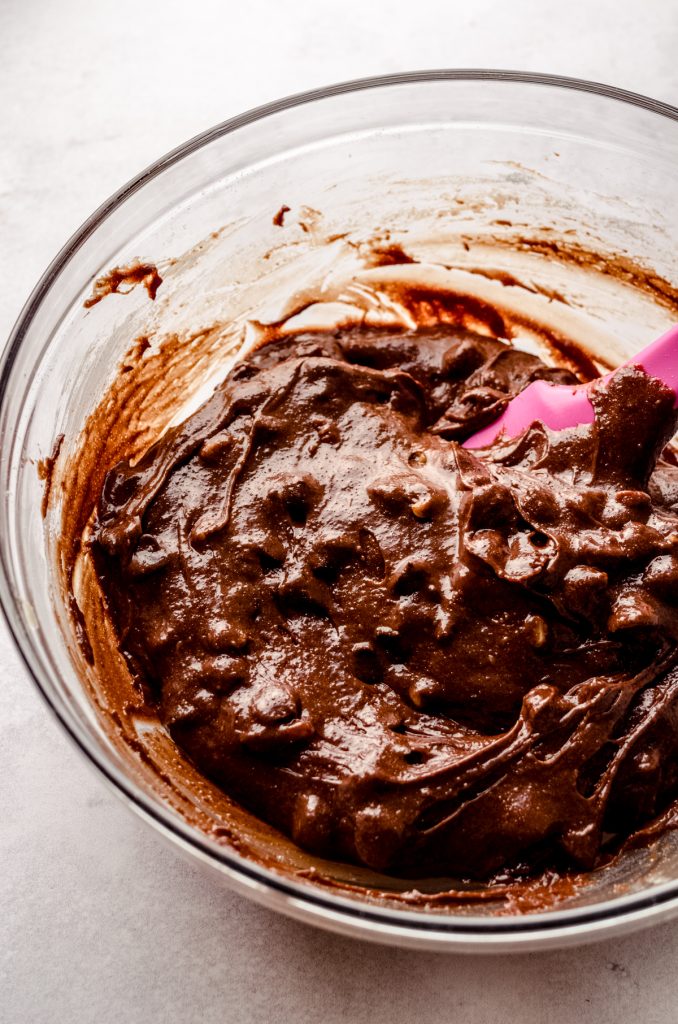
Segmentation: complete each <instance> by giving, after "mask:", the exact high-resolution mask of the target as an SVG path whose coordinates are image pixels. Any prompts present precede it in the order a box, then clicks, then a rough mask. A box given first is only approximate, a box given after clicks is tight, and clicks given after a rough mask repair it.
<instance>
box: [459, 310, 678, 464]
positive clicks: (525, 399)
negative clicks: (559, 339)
mask: <svg viewBox="0 0 678 1024" xmlns="http://www.w3.org/2000/svg"><path fill="white" fill-rule="evenodd" d="M624 366H638V367H639V368H640V369H641V370H644V371H645V373H647V374H649V376H650V377H656V378H657V379H658V380H660V381H662V382H663V383H664V384H666V385H667V387H669V388H671V390H672V391H673V392H674V394H675V395H676V400H675V406H674V407H676V408H678V325H677V326H676V327H672V328H671V330H669V331H667V332H666V334H663V335H662V336H661V338H658V339H657V340H656V341H653V342H652V344H651V345H648V346H647V348H644V349H643V350H642V352H639V353H638V355H636V356H634V357H633V359H629V360H628V362H626V363H624ZM620 369H621V367H620ZM616 372H617V371H616V370H613V372H612V373H608V374H607V375H606V376H605V377H603V378H602V380H609V379H610V377H612V376H613V375H614V374H615V373H616ZM594 383H597V381H590V382H589V383H587V384H578V385H577V386H576V387H568V386H567V385H563V384H549V383H548V382H547V381H545V380H535V381H533V382H532V383H531V384H528V386H527V387H526V388H525V390H524V391H521V392H520V394H519V395H516V397H515V398H512V399H511V401H510V402H509V404H508V405H507V407H506V409H505V410H504V412H503V413H502V414H501V416H500V417H499V418H498V419H496V420H495V421H494V422H493V423H490V424H489V426H487V427H483V429H482V430H478V431H476V433H475V434H472V435H471V437H469V438H467V440H466V441H464V445H463V447H464V448H486V447H487V445H490V444H492V442H493V441H495V440H496V439H497V438H498V437H499V436H500V435H503V436H504V437H506V438H512V437H518V436H519V435H520V434H522V433H523V431H525V430H527V428H528V427H530V426H531V425H532V424H533V423H534V422H535V421H536V420H539V421H540V422H541V423H543V424H544V425H545V426H546V427H549V428H550V429H551V430H564V429H565V428H566V427H576V426H578V425H579V424H580V423H593V421H594V419H595V413H594V411H593V406H592V405H591V401H590V399H589V390H590V388H591V385H592V384H594Z"/></svg>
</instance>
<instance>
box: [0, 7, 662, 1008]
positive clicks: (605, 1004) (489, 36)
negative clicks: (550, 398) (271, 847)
mask: <svg viewBox="0 0 678 1024" xmlns="http://www.w3.org/2000/svg"><path fill="white" fill-rule="evenodd" d="M413 12H416V21H415V20H413ZM0 40H1V41H2V46H1V48H0V281H2V288H1V289H0V338H3V339H4V337H6V335H7V332H8V331H9V329H10V326H11V324H12V321H13V320H14V318H15V317H16V315H17V314H18V312H19V309H20V306H21V304H22V302H23V301H24V299H25V297H26V296H27V294H28V292H29V290H30V288H31V287H32V285H33V283H34V282H35V280H36V278H37V277H38V275H39V274H40V272H41V271H42V270H43V269H44V267H45V266H46V264H47V262H48V261H49V259H50V258H51V257H52V255H53V254H54V252H55V251H56V250H57V249H58V248H59V246H60V245H61V244H62V242H63V241H64V240H65V239H66V238H67V236H68V235H69V234H70V233H71V232H72V231H73V230H74V229H75V228H76V227H77V226H78V224H79V223H80V222H81V221H82V220H83V219H84V218H85V216H86V215H87V214H89V213H90V212H91V210H92V209H93V208H94V207H95V206H96V205H98V203H99V202H100V201H101V200H102V199H104V198H105V197H106V196H107V195H108V194H109V193H110V192H112V191H113V190H114V189H116V188H117V187H118V186H119V185H121V184H122V183H123V182H124V181H125V180H126V179H127V178H129V177H130V176H131V175H132V174H134V173H135V172H137V171H138V170H139V169H141V168H142V167H143V166H145V165H146V164H147V163H149V162H150V161H151V160H152V159H154V158H155V157H156V156H158V155H160V154H161V153H163V152H164V151H166V150H167V149H169V148H171V147H172V146H174V145H176V144H177V143H179V142H181V141H183V140H184V139H186V138H188V137H189V136H191V135H194V134H195V133H196V132H198V131H200V130H201V129H203V128H206V127H208V126H209V125H211V124H213V123H215V122H218V121H221V120H223V119H224V118H226V117H228V116H230V115H232V114H235V113H237V112H238V111H240V110H243V109H245V108H248V107H251V106H254V105H256V104H258V103H261V102H264V101H266V100H270V99H273V98H276V97H278V96H281V95H284V94H286V93H290V92H295V91H298V90H301V89H306V88H310V87H313V86H317V85H321V84H325V83H329V82H332V81H335V80H340V79H346V78H353V77H357V76H361V75H368V74H377V73H383V72H389V71H397V70H406V69H411V68H424V67H443V66H451V67H452V66H461V67H472V66H485V67H492V66H494V67H509V68H521V69H525V70H533V71H550V72H556V73H562V74H570V75H576V76H581V77H585V78H593V79H598V80H601V81H607V82H610V83H613V84H616V85H620V86H624V87H626V88H629V89H635V90H638V91H641V92H645V93H648V94H649V95H653V96H655V97H658V98H661V99H663V100H666V101H668V102H672V103H674V104H678V63H677V62H676V52H677V50H678V13H677V11H676V6H675V0H645V2H644V4H642V5H641V4H639V3H638V2H637V0H564V2H559V3H553V2H551V0H468V2H466V3H464V4H461V3H459V2H458V0H417V3H416V4H413V5H405V4H400V5H399V4H397V3H395V0H390V2H388V3H386V2H383V0H372V2H370V0H341V2H339V0H295V2H291V0H246V2H245V3H240V4H234V3H229V2H228V0H210V2H200V0H193V2H183V3H179V2H178V0H164V2H158V0H145V2H140V0H136V2H130V0H117V2H116V3H103V2H99V0H88V2H85V0H57V2H55V0H0ZM0 666H1V669H0V763H1V765H2V767H1V769H0V822H1V823H2V824H1V827H0V1021H2V1022H11V1024H15V1022H27V1024H42V1022H49V1024H61V1022H63V1024H66V1022H68V1024H72V1022H75V1024H80V1022H89V1021H92V1022H94V1021H96V1022H97V1024H107V1022H113V1021H116V1022H117V1021H125V1022H127V1024H137V1022H144V1024H153V1022H155V1021H158V1022H164V1021H172V1022H193V1021H195V1022H201V1024H202V1022H204V1024H211V1022H216V1021H219V1022H223V1024H230V1022H248V1024H249V1022H252V1024H255V1022H259V1021H261V1022H268V1021H276V1024H285V1022H287V1021H298V1022H307V1021H308V1022H311V1021H314V1022H315V1021H323V1022H325V1024H333V1022H335V1021H337V1022H338V1021H356V1022H361V1021H367V1020H369V1021H371V1022H373V1024H379V1022H389V1024H391V1022H392V1024H398V1022H401V1021H402V1022H410V1021H417V1022H418V1024H428V1022H437V1021H441V1022H443V1021H444V1022H448V1021H450V1022H452V1021H463V1022H464V1024H505V1022H506V1021H516V1022H521V1024H532V1022H534V1024H542V1022H544V1021H546V1020H548V1021H550V1024H565V1022H568V1024H569V1022H571V1021H572V1020H575V1019H576V1020H578V1021H580V1022H582V1024H588V1022H593V1021H595V1022H596V1024H607V1022H613V1021H614V1022H615V1024H620V1022H625V1021H634V1022H636V1021H640V1022H643V1024H655V1022H657V1024H668V1022H669V1021H674V1020H675V1019H676V1011H675V1009H674V1005H675V1003H676V1001H678V972H677V971H676V968H675V964H676V960H677V959H678V921H677V922H676V923H675V924H673V925H666V926H663V927H660V928H656V929H653V930H651V931H647V932H644V933H642V934H639V935H637V936H633V937H631V938H626V939H622V940H618V941H610V942H606V943H604V944H601V945H597V946H592V947H588V948H584V949H581V950H571V951H569V952H566V953H551V954H541V955H521V956H519V957H494V958H489V959H488V958H464V957H454V956H442V955H434V954H415V953H409V952H400V951H397V950H392V949H385V948H384V949H382V948H378V947H372V946H368V945H366V944H363V943H361V942H357V941H351V940H345V939H340V938H336V937H333V936H330V935H326V934H323V933H322V932H319V931H315V930H312V929H310V928H308V927H306V926H302V925H299V924H295V923H293V922H291V921H288V920H286V919H284V918H282V917H278V916H276V915H274V914H272V913H270V912H267V911H265V910H262V909H260V908H258V907H256V906H254V905H252V904H250V903H248V902H246V901H244V900H243V899H241V898H239V897H236V896H234V895H232V894H231V893H230V892H228V891H227V890H225V889H220V888H218V887H216V886H215V885H214V883H213V882H212V881H207V880H206V879H205V878H203V876H202V875H201V874H200V873H199V871H198V870H197V869H196V868H193V867H192V866H190V865H187V864H186V863H184V862H183V861H181V860H179V859H177V858H176V857H175V855H174V854H173V853H172V851H171V850H169V849H167V848H165V846H164V845H161V843H160V841H159V840H158V839H157V838H156V837H155V835H154V834H153V833H151V832H150V831H149V830H148V829H147V828H146V826H144V825H143V824H142V823H141V822H140V821H137V820H136V819H135V818H133V817H132V816H131V815H129V814H128V812H127V811H126V810H125V809H124V808H123V807H122V806H121V805H120V804H119V803H118V802H117V801H116V799H115V798H114V797H112V796H111V795H109V793H108V792H107V791H106V790H105V789H104V788H103V786H102V784H101V782H100V781H99V779H98V778H97V777H96V776H95V775H94V773H93V772H92V771H90V770H89V769H88V768H87V767H86V765H85V763H84V762H83V761H82V760H81V758H80V757H79V755H78V754H77V753H76V752H75V751H74V750H73V749H71V747H70V746H69V745H68V744H67V742H66V741H65V739H64V738H63V737H62V735H61V733H60V732H59V730H58V728H57V727H56V725H55V723H54V722H53V721H52V720H51V718H50V717H49V715H48V713H47V712H46V710H45V708H44V707H43V706H42V704H41V703H40V701H39V699H38V698H37V696H36V694H35V693H34V692H33V689H32V685H31V683H30V681H29V680H28V678H27V675H26V672H25V671H24V669H23V667H22V666H21V665H20V664H19V660H18V657H17V655H16V654H15V652H14V650H13V647H12V644H11V643H10V640H9V638H8V636H7V633H6V630H5V628H4V625H2V624H0Z"/></svg>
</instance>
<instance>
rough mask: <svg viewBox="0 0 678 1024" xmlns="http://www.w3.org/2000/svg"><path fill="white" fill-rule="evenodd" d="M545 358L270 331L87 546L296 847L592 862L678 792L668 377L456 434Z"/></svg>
mask: <svg viewBox="0 0 678 1024" xmlns="http://www.w3.org/2000/svg"><path fill="white" fill-rule="evenodd" d="M536 377H546V378H547V379H553V380H556V381H557V382H567V381H568V380H572V381H574V378H572V377H570V375H569V374H568V373H567V371H564V370H554V369H548V368H546V367H545V366H544V365H543V364H542V363H541V362H540V361H539V360H538V359H537V358H536V357H534V356H529V355H526V354H524V353H521V352H518V351H516V350H514V349H512V348H510V347H509V346H507V345H504V344H503V343H501V342H499V341H494V340H491V339H489V338H485V337H480V336H478V335H473V334H468V333H466V332H464V331H461V330H458V329H454V328H445V327H441V328H439V329H434V330H430V329H428V330H420V331H418V332H413V333H410V334H408V333H403V332H395V331H385V330H381V331H374V330H372V331H370V330H367V329H364V330H363V329H358V328H352V329H346V330H344V331H338V332H336V333H334V334H306V335H296V336H292V337H289V338H287V339H283V340H278V341H276V342H274V343H271V344H269V345H266V346H264V347H262V348H260V349H258V350H257V351H255V352H254V353H253V354H252V355H251V356H249V357H248V358H247V359H246V360H244V361H243V362H241V363H239V364H238V365H237V366H236V367H235V368H234V369H233V371H232V372H231V373H230V374H229V376H228V377H227V379H226V381H225V383H224V384H223V385H222V386H221V387H220V388H219V389H218V390H217V391H216V392H215V394H214V395H213V397H212V398H211V399H210V400H209V401H208V402H207V403H206V405H205V406H203V407H202V409H200V410H199V411H198V412H197V413H195V414H194V415H193V416H192V417H191V418H190V419H188V420H187V421H186V422H185V423H184V424H182V425H181V426H180V427H178V428H172V429H170V430H168V432H167V433H166V434H165V435H164V437H163V438H162V439H161V440H160V441H159V442H158V443H157V444H156V445H155V446H154V447H153V448H152V449H151V450H150V451H149V452H148V453H147V454H146V455H145V456H144V457H143V459H142V460H141V461H140V462H139V463H137V464H136V465H135V466H133V467H131V466H129V465H127V464H125V463H123V464H120V465H119V466H117V467H116V468H115V469H113V470H112V471H111V472H110V473H109V474H108V476H107V478H106V483H105V486H104V489H103V493H102V495H101V499H100V502H99V506H98V510H97V516H96V521H95V524H94V528H93V532H92V538H91V544H92V553H93V555H94V558H95V564H96V567H97V572H98V574H99V578H100V582H101V585H102V589H103V591H104V593H105V595H106V598H107V601H108V605H109V609H110V612H111V615H112V618H113V622H114V624H115V628H116V631H117V634H118V638H119V643H120V647H121V650H122V651H123V653H124V655H125V657H126V659H127V661H128V664H129V666H130V668H131V670H132V672H133V674H134V675H135V676H136V678H137V679H138V681H139V684H140V685H141V686H143V687H144V689H145V692H146V694H147V699H148V701H149V702H152V703H153V704H155V705H157V707H158V708H159V711H160V714H161V717H162V719H163V721H164V722H165V724H166V725H167V727H168V728H169V730H170V731H171V734H172V736H173V737H174V739H175V740H176V742H177V743H178V744H179V746H180V747H181V748H182V749H183V750H184V751H186V752H187V753H188V755H189V756H190V758H191V759H192V760H193V762H194V763H195V764H196V765H197V766H198V767H199V768H200V770H201V771H202V772H203V773H204V774H205V775H207V776H208V777H210V778H211V779H213V780H215V781H217V782H218V784H219V785H221V786H222V787H223V788H224V789H225V790H226V791H227V792H228V793H229V794H231V795H232V796H234V797H235V798H237V799H238V800H239V801H241V802H242V803H243V804H244V805H245V806H247V807H248V808H250V809H252V810H254V811H255V812H256V813H257V814H259V815H260V816H261V817H263V818H264V819H266V820H267V821H269V822H270V823H272V824H274V825H276V826H278V827H279V828H280V829H282V830H283V831H284V832H286V833H287V834H288V835H291V836H292V837H293V838H294V839H295V840H296V842H297V843H298V844H299V845H301V846H303V847H304V848H306V849H309V850H311V851H313V852H315V853H318V854H322V855H323V856H328V857H331V858H334V859H345V860H349V861H354V862H357V863H362V864H366V865H368V866H369V867H372V868H375V869H377V870H379V871H384V872H391V873H393V874H398V875H403V876H423V875H425V874H439V875H444V876H456V877H461V878H478V879H484V878H489V877H496V876H497V873H498V872H500V871H504V870H507V871H508V872H509V873H513V874H516V873H520V874H524V873H525V872H528V873H529V872H532V871H538V870H541V869H543V868H545V867H550V866H557V867H562V866H563V865H565V866H567V865H575V866H580V867H585V868H588V867H592V866H594V865H595V864H596V863H597V861H598V860H599V859H600V857H601V856H602V854H603V852H604V849H605V843H606V842H607V841H608V839H609V835H610V834H620V835H621V836H628V835H629V834H631V833H632V832H633V831H634V830H635V829H636V828H638V827H640V826H642V825H643V824H645V823H647V822H648V821H650V820H651V819H652V818H653V817H654V816H655V815H656V814H657V813H659V812H660V811H661V810H662V809H663V808H664V807H665V806H666V805H667V804H668V803H669V802H670V801H671V800H672V799H673V798H674V796H675V795H676V792H677V791H678V672H677V671H676V669H674V662H675V660H676V659H675V648H676V639H677V635H678V608H677V607H676V604H677V603H678V514H677V513H676V511H675V507H674V503H675V502H678V475H677V472H678V471H677V470H676V469H675V467H674V465H673V464H672V462H671V461H666V460H660V461H659V464H658V465H657V467H656V468H655V464H656V463H657V459H658V456H659V453H660V452H661V450H662V448H663V447H664V445H665V443H666V441H667V440H668V438H669V437H670V436H671V434H672V433H673V430H674V427H675V411H674V409H673V395H672V393H670V392H668V391H667V390H666V389H665V388H664V387H663V386H662V385H660V384H659V383H658V382H656V381H653V380H651V379H650V378H648V377H647V376H645V375H644V374H643V373H642V372H641V371H639V370H627V371H624V372H623V373H621V374H620V375H618V377H617V378H616V379H615V382H614V384H613V385H610V386H608V388H607V389H606V390H605V391H603V390H599V391H598V392H597V394H596V395H595V398H594V405H595V407H596V414H597V415H596V423H595V424H594V425H592V426H590V427H582V428H578V429H577V430H575V431H570V432H565V433H561V434H549V433H548V432H546V431H545V430H544V429H543V428H542V427H541V426H540V425H539V424H535V425H534V426H533V428H532V429H531V430H530V431H529V432H528V433H527V434H526V435H525V436H524V437H522V438H520V439H518V440H517V441H513V442H510V443H506V444H498V445H495V446H493V447H492V448H491V449H488V450H487V451H483V452H469V451H466V450H464V449H462V448H461V447H460V445H459V443H458V442H459V441H460V440H463V439H464V438H465V437H467V436H468V435H470V434H471V433H473V432H474V431H475V430H476V429H478V428H479V427H480V426H482V425H483V424H484V423H485V422H487V421H488V420H489V419H491V418H492V417H494V416H496V415H497V414H498V412H499V411H501V409H502V408H503V405H504V403H505V402H506V400H507V397H508V396H510V395H511V394H515V393H517V392H518V391H519V390H520V389H521V388H523V387H525V386H526V385H527V384H528V383H529V382H530V381H531V380H533V379H535V378H536Z"/></svg>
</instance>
